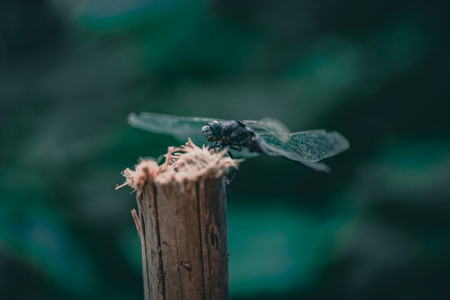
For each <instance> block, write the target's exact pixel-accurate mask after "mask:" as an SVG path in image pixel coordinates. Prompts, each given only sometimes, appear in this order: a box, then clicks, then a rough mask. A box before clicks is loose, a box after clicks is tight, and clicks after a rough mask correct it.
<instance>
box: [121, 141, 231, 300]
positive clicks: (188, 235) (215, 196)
mask: <svg viewBox="0 0 450 300" xmlns="http://www.w3.org/2000/svg"><path fill="white" fill-rule="evenodd" d="M165 156H166V161H165V163H164V164H162V165H160V166H158V164H157V163H156V162H155V161H154V160H141V161H140V163H139V164H138V165H137V166H136V168H135V171H132V170H130V169H126V170H125V171H124V172H123V175H124V176H125V177H126V182H125V184H124V185H122V186H119V187H118V188H120V187H123V186H125V185H129V186H131V187H132V188H134V189H135V190H136V194H137V206H138V213H136V211H135V210H133V211H132V216H133V219H134V221H135V223H136V229H137V231H138V234H139V237H140V240H141V250H142V270H143V277H144V294H145V299H152V300H153V299H158V300H159V299H170V300H171V299H188V300H191V299H215V300H216V299H217V300H219V299H220V300H222V299H228V298H229V291H228V290H229V289H228V236H227V215H226V186H225V179H226V178H225V176H226V174H227V172H228V169H229V168H237V162H239V161H238V160H234V159H231V158H230V157H228V156H226V150H224V151H222V152H217V151H212V150H208V149H206V148H203V149H201V148H198V147H197V146H195V145H194V144H193V143H192V142H191V141H190V140H189V142H188V143H186V145H185V146H182V147H181V148H172V147H171V148H169V150H168V153H167V154H166V155H165Z"/></svg>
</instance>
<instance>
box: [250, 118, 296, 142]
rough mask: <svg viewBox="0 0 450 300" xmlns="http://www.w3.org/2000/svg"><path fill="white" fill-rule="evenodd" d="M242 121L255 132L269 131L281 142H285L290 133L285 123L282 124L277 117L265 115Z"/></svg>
mask: <svg viewBox="0 0 450 300" xmlns="http://www.w3.org/2000/svg"><path fill="white" fill-rule="evenodd" d="M243 123H244V124H245V125H247V126H248V127H249V128H250V129H251V130H253V132H255V133H257V134H259V133H264V132H270V133H272V134H273V135H274V136H275V137H277V138H278V139H280V140H281V141H283V142H287V141H288V140H289V134H290V130H289V128H287V126H286V125H284V124H283V123H282V122H281V121H279V120H277V119H272V118H270V117H266V118H264V119H261V120H259V121H253V120H246V121H243Z"/></svg>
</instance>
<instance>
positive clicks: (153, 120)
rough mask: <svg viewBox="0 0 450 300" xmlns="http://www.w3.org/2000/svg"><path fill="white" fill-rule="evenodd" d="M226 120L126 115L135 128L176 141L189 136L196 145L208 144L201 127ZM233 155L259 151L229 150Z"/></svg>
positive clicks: (184, 139) (151, 114) (182, 141)
mask: <svg viewBox="0 0 450 300" xmlns="http://www.w3.org/2000/svg"><path fill="white" fill-rule="evenodd" d="M214 120H216V121H219V122H220V123H224V122H226V120H221V119H212V118H199V117H178V116H171V115H164V114H156V113H149V112H140V113H131V114H130V115H129V116H128V123H129V124H130V125H131V126H133V127H136V128H139V129H143V130H146V131H150V132H153V133H159V134H167V135H171V136H173V137H174V138H175V139H176V140H177V141H178V142H180V143H183V144H184V143H186V142H187V140H188V138H190V139H191V140H192V141H193V142H194V144H196V145H197V146H200V147H201V146H202V145H208V144H210V143H209V142H208V141H207V140H206V138H205V136H204V135H203V133H202V127H203V126H204V125H205V124H206V123H208V122H211V121H214ZM230 152H231V153H232V155H233V156H234V157H237V158H239V157H254V156H258V155H259V153H250V152H249V151H248V150H247V149H242V151H234V150H231V151H230Z"/></svg>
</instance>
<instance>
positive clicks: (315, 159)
mask: <svg viewBox="0 0 450 300" xmlns="http://www.w3.org/2000/svg"><path fill="white" fill-rule="evenodd" d="M128 123H129V124H130V125H132V126H134V127H137V128H140V129H144V130H147V131H151V132H154V133H161V134H168V135H172V136H173V137H175V138H176V139H177V140H179V141H180V142H182V143H184V142H185V141H186V140H187V139H188V138H191V140H192V141H193V142H194V143H195V144H197V145H205V144H206V143H207V142H210V143H213V144H212V145H209V147H210V148H224V147H228V148H229V154H230V156H231V157H247V158H248V157H254V156H257V155H259V154H260V153H265V154H267V155H270V156H280V157H283V158H286V159H288V160H291V161H294V162H296V163H298V164H301V165H304V166H306V167H308V168H311V169H313V170H316V171H319V172H326V173H328V172H330V171H331V169H330V168H329V167H328V166H327V165H326V164H324V163H321V162H319V161H320V160H322V159H324V158H327V157H330V156H334V155H336V154H339V153H341V152H343V151H345V150H347V149H348V148H349V146H350V143H349V142H348V140H347V139H346V138H345V137H344V136H342V135H341V134H340V133H338V132H336V131H329V130H325V129H318V130H310V131H301V132H294V133H290V131H289V129H288V128H287V127H286V126H285V125H284V124H283V123H282V122H280V121H278V120H276V119H272V118H264V119H262V120H259V121H252V120H244V121H227V120H220V119H211V118H198V117H177V116H171V115H163V114H156V113H148V112H141V113H132V114H130V115H129V116H128Z"/></svg>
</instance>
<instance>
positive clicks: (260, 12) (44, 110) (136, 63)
mask: <svg viewBox="0 0 450 300" xmlns="http://www.w3.org/2000/svg"><path fill="white" fill-rule="evenodd" d="M447 3H448V2H446V1H436V0H431V1H414V0H412V1H400V0H390V1H387V0H380V1H352V0H342V1H331V0H321V1H315V0H300V1H294V0H286V1H268V0H259V1H256V0H211V1H198V0H189V1H188V0H127V1H121V0H54V1H52V0H2V1H1V2H0V295H1V299H74V300H76V299H143V291H142V276H141V260H140V259H141V258H140V246H139V240H138V235H137V233H136V230H135V228H134V223H133V221H132V218H131V215H130V210H131V209H133V208H134V207H135V199H134V197H135V195H134V194H130V192H131V189H129V188H124V189H122V190H119V191H115V190H114V188H115V186H116V185H117V184H121V183H122V182H123V177H122V176H121V173H120V172H121V171H122V170H124V169H125V168H126V167H132V166H133V165H135V164H136V162H137V160H138V158H139V157H141V156H153V157H158V156H159V155H160V154H163V153H165V151H166V149H167V147H168V146H171V145H179V144H178V142H176V141H175V140H174V139H173V138H172V137H169V136H159V135H156V134H152V133H148V132H145V131H140V130H138V129H134V128H131V127H130V126H129V125H128V124H127V122H126V117H127V115H128V113H130V112H132V111H151V112H159V113H167V114H173V115H182V116H204V117H218V118H224V119H260V118H263V117H266V116H271V117H273V118H278V119H280V120H283V122H285V123H286V124H287V126H288V127H289V128H291V129H292V130H293V131H300V130H307V129H315V128H330V129H335V130H337V131H339V132H341V133H342V134H344V135H345V136H346V137H347V138H348V139H349V140H350V142H351V148H350V150H349V151H347V152H346V153H343V154H341V155H339V156H336V157H334V158H332V159H328V160H327V163H328V164H329V165H330V166H332V168H333V173H332V174H331V175H324V174H319V173H314V172H310V171H308V170H305V169H303V168H299V167H298V166H297V165H295V164H291V163H289V162H288V161H285V160H282V159H277V158H274V157H265V156H260V157H258V158H254V159H250V160H248V161H246V162H244V163H243V164H242V165H241V170H240V172H239V174H238V176H237V177H236V179H235V181H234V182H233V184H232V186H231V190H230V195H231V196H230V199H229V201H228V222H229V252H230V291H231V296H232V299H409V300H410V299H450V285H449V281H450V118H449V116H448V115H449V112H450V109H449V108H450V105H449V104H448V103H449V100H450V98H449V95H450V93H449V86H450V84H449V75H448V74H449V69H450V60H449V53H450V47H449V41H448V34H449V28H450V26H449V25H450V24H449V23H450V18H449V17H448V9H449V5H448V4H447Z"/></svg>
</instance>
